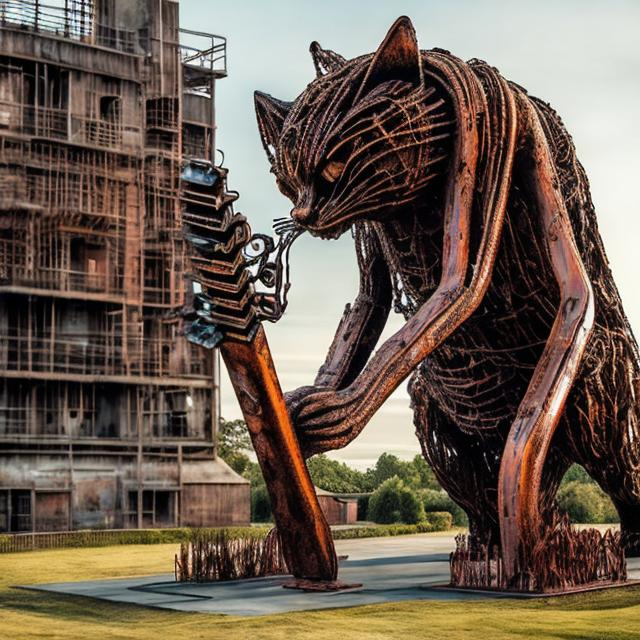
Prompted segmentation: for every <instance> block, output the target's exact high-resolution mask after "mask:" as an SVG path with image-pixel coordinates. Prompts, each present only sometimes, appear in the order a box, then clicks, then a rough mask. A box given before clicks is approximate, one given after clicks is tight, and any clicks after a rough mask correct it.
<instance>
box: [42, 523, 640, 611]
mask: <svg viewBox="0 0 640 640" xmlns="http://www.w3.org/2000/svg"><path fill="white" fill-rule="evenodd" d="M336 548H337V551H338V553H339V554H340V555H348V556H349V559H348V560H346V561H344V562H343V563H341V565H340V579H341V580H342V581H344V582H349V583H354V582H361V583H363V586H362V587H361V588H360V589H358V590H354V591H347V592H345V591H342V592H336V593H304V592H301V591H295V590H291V589H283V588H282V583H283V582H284V581H285V579H284V578H281V577H278V578H259V579H254V580H242V581H237V582H223V583H217V584H178V583H176V582H175V581H174V578H173V576H172V575H159V576H148V577H142V578H127V579H119V580H95V581H90V582H67V583H61V584H48V585H38V586H37V588H38V589H42V590H45V591H53V592H56V593H64V594H69V595H83V596H90V597H94V598H102V599H105V600H113V601H115V602H129V603H135V604H140V605H146V606H151V607H160V608H163V609H176V610H179V611H199V612H209V613H225V614H229V615H239V616H258V615H265V614H269V613H283V612H287V611H301V610H306V609H329V608H333V607H350V606H356V605H362V604H376V603H381V602H394V601H399V600H416V599H472V598H486V597H487V596H486V595H480V594H474V593H469V592H465V593H460V592H454V591H435V590H431V589H429V585H432V586H433V585H437V584H444V583H446V582H447V581H448V578H449V567H448V554H449V552H450V551H451V549H452V548H453V539H452V537H451V536H450V535H448V536H433V535H417V536H398V537H393V538H368V539H364V540H339V541H337V542H336ZM629 569H630V572H629V573H630V575H629V577H630V578H635V579H638V578H640V559H634V560H631V561H630V562H629ZM425 587H426V588H425ZM494 597H496V596H494Z"/></svg>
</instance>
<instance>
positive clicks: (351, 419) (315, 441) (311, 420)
mask: <svg viewBox="0 0 640 640" xmlns="http://www.w3.org/2000/svg"><path fill="white" fill-rule="evenodd" d="M285 400H286V403H287V409H288V410H289V416H290V417H291V421H292V422H293V425H294V427H295V430H296V434H297V436H298V440H299V441H300V447H301V448H302V452H303V454H304V456H305V458H308V457H309V456H312V455H314V454H316V453H322V452H324V451H328V450H330V449H337V448H340V447H343V446H345V445H346V444H348V443H349V442H351V440H353V438H355V436H356V435H357V434H358V433H359V432H360V431H361V429H362V426H364V425H361V424H360V420H359V419H358V418H359V414H360V412H359V410H358V407H357V404H358V403H357V401H358V397H357V396H356V395H355V394H354V393H353V392H352V391H351V390H350V389H349V388H347V389H342V390H336V389H330V388H328V387H314V386H307V387H300V388H299V389H296V390H295V391H290V392H288V393H286V394H285Z"/></svg>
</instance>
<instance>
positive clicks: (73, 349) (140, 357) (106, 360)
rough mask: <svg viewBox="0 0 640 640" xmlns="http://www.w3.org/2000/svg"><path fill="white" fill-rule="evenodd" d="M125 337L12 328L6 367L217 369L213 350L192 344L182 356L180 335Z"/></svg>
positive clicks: (139, 372) (179, 372)
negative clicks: (178, 346)
mask: <svg viewBox="0 0 640 640" xmlns="http://www.w3.org/2000/svg"><path fill="white" fill-rule="evenodd" d="M134 330H135V328H134ZM123 342H124V341H123V336H122V335H121V334H120V335H115V336H113V337H112V336H109V335H105V334H78V335H72V334H66V335H61V336H56V337H55V338H54V339H51V337H50V336H35V335H31V336H28V335H16V334H15V333H13V332H11V331H9V332H8V335H5V336H4V344H3V346H2V347H1V348H0V369H1V370H6V371H22V372H54V373H67V374H76V375H90V376H127V375H133V376H145V377H165V376H168V377H171V376H196V377H206V376H208V375H210V373H211V372H210V358H209V356H208V353H207V352H205V351H204V350H202V349H198V348H195V347H193V346H192V345H188V353H189V355H188V357H187V358H176V357H175V355H174V352H173V347H174V340H170V339H166V340H164V339H161V338H146V337H145V338H137V339H134V340H130V341H129V344H128V345H127V346H126V348H125V345H124V344H123Z"/></svg>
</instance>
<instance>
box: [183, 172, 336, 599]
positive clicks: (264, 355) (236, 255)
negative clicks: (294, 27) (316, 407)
mask: <svg viewBox="0 0 640 640" xmlns="http://www.w3.org/2000/svg"><path fill="white" fill-rule="evenodd" d="M226 176H227V171H226V169H222V168H220V167H214V166H212V165H211V164H210V163H208V162H202V161H192V162H191V163H190V164H188V165H187V166H186V167H185V169H184V171H183V175H182V201H183V205H184V211H183V224H184V230H185V236H186V239H187V240H188V241H189V242H190V244H191V246H192V248H193V253H194V255H193V256H192V257H191V266H192V270H193V278H194V280H195V282H196V283H197V284H198V285H199V287H200V292H199V293H197V294H196V295H195V297H194V301H193V308H194V311H193V313H191V314H190V316H189V317H188V320H189V323H190V324H189V328H188V330H187V338H188V339H189V340H190V341H191V342H194V343H195V344H199V345H201V346H203V347H205V348H209V349H210V348H213V347H214V346H219V348H220V351H221V353H222V357H223V359H224V362H225V364H226V367H227V369H228V372H229V376H230V378H231V382H232V384H233V386H234V389H235V392H236V395H237V397H238V401H239V403H240V407H241V408H242V412H243V414H244V417H245V420H246V423H247V426H248V427H249V433H250V435H251V440H252V443H253V447H254V449H255V452H256V455H257V457H258V461H259V463H260V467H261V469H262V473H263V475H264V478H265V481H266V483H267V488H268V490H269V495H270V498H271V505H272V509H273V513H274V517H275V520H276V525H277V527H278V533H279V535H280V538H281V540H282V548H283V553H284V556H285V560H286V562H287V566H288V567H289V570H290V571H291V572H292V573H293V574H294V576H295V577H296V578H298V579H300V580H301V581H303V582H301V583H300V584H301V586H303V587H305V588H312V587H315V588H322V589H336V588H340V587H341V585H340V584H339V583H337V582H336V577H337V571H338V563H337V558H336V554H335V550H334V546H333V539H332V537H331V531H330V529H329V526H328V525H327V522H326V520H325V518H324V515H323V513H322V511H321V509H320V506H319V504H318V500H317V498H316V494H315V490H314V487H313V484H312V483H311V478H310V477H309V473H308V471H307V468H306V465H305V461H304V458H303V457H302V454H301V452H300V448H299V446H298V441H297V439H296V436H295V433H294V431H293V427H292V426H291V421H290V419H289V415H288V413H287V409H286V406H285V402H284V398H283V396H282V391H281V389H280V384H279V382H278V378H277V375H276V372H275V369H274V366H273V362H272V360H271V355H270V351H269V345H268V344H267V339H266V336H265V333H264V330H263V328H262V325H261V321H262V320H276V319H277V318H278V317H279V316H280V315H281V314H282V311H283V310H284V307H285V306H286V291H287V287H288V284H287V283H286V282H285V281H283V278H285V277H286V271H285V269H286V266H285V263H284V261H283V259H284V258H285V257H286V252H287V249H288V246H289V245H290V243H291V242H292V240H293V239H294V238H295V236H296V235H297V233H299V232H298V231H296V230H294V229H290V228H289V227H288V226H287V225H286V224H285V225H283V226H282V227H281V228H280V231H281V237H280V242H279V246H278V250H276V247H275V245H274V244H273V242H272V240H271V238H269V237H267V236H254V237H253V238H252V236H251V230H250V228H249V225H248V224H247V221H246V218H245V217H244V216H242V215H240V214H239V213H235V212H234V211H233V201H234V200H236V199H237V197H238V195H237V193H235V192H229V191H227V188H226ZM252 249H253V250H254V253H255V255H254V256H253V257H250V256H247V252H251V251H252ZM274 251H275V252H276V258H275V261H272V260H271V259H270V254H272V253H273V252H274ZM257 282H262V283H263V284H264V285H266V286H267V287H271V288H274V289H275V293H274V294H260V293H257V292H256V290H255V287H254V285H255V284H256V283H257Z"/></svg>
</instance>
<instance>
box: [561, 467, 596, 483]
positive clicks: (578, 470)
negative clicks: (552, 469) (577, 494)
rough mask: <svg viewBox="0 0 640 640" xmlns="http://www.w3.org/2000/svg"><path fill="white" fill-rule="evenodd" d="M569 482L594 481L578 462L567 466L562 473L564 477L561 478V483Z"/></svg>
mask: <svg viewBox="0 0 640 640" xmlns="http://www.w3.org/2000/svg"><path fill="white" fill-rule="evenodd" d="M569 482H581V483H583V484H591V483H593V482H594V481H593V479H592V478H591V476H590V475H589V474H588V473H587V472H586V471H585V469H584V467H581V466H580V465H579V464H572V465H571V466H570V467H569V470H568V471H567V473H565V474H564V478H562V484H563V485H565V484H568V483H569Z"/></svg>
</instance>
